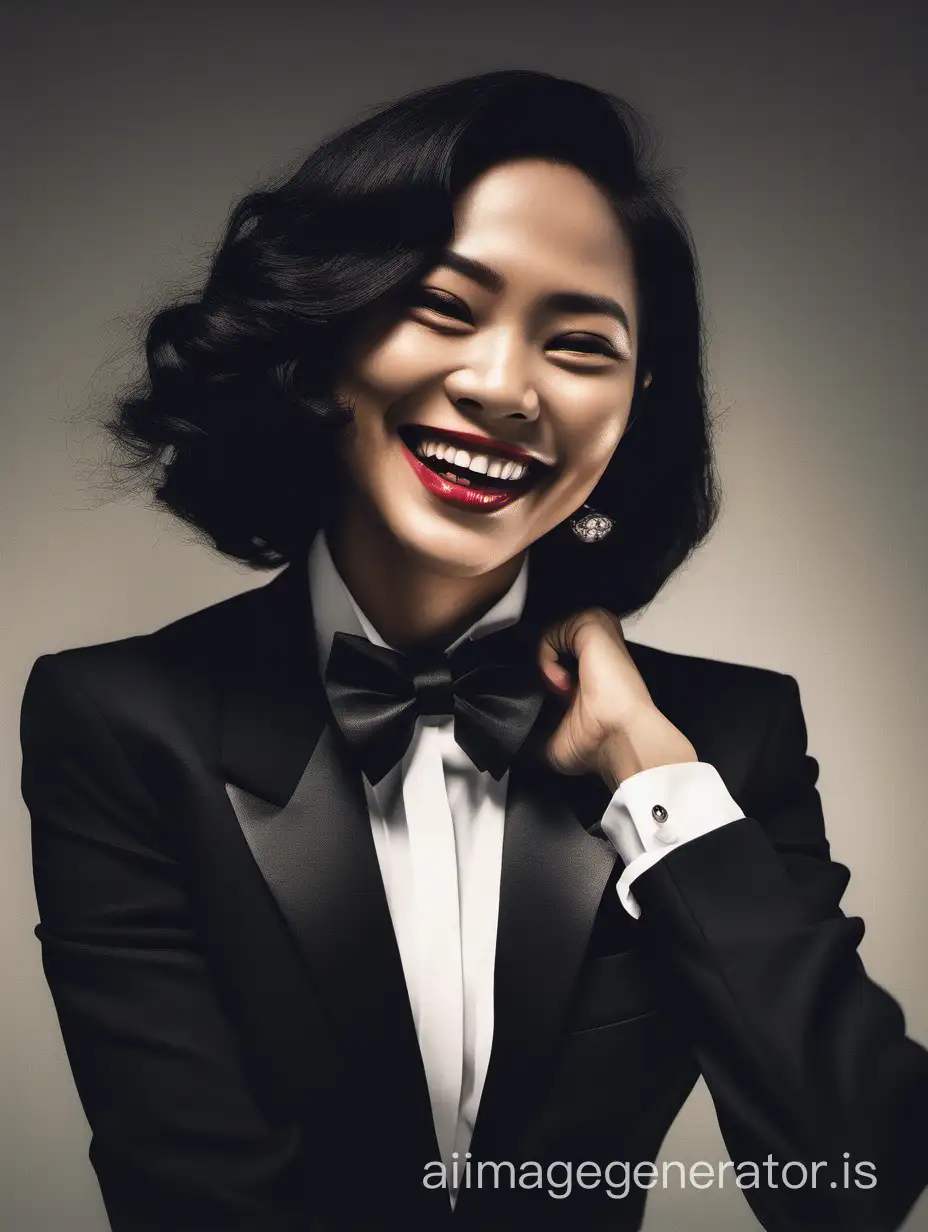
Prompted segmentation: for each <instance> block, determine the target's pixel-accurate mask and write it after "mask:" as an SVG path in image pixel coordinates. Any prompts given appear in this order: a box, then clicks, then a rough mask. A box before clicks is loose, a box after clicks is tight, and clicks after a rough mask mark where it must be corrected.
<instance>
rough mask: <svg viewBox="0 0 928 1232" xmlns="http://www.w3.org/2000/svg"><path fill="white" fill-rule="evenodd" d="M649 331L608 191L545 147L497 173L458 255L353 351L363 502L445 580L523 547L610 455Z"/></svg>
mask: <svg viewBox="0 0 928 1232" xmlns="http://www.w3.org/2000/svg"><path fill="white" fill-rule="evenodd" d="M637 339H638V321H637V316H636V285H635V278H634V270H633V259H632V251H631V247H630V245H629V243H628V241H627V239H626V237H625V235H624V233H623V231H622V228H621V227H620V225H619V223H618V222H617V220H616V218H615V215H614V213H613V211H612V209H611V207H610V205H609V203H608V202H607V200H606V199H605V197H604V196H603V195H602V194H601V193H600V191H599V189H598V188H596V187H595V185H594V184H593V183H592V182H591V181H590V180H588V179H587V178H586V177H585V176H584V175H583V174H582V173H581V172H580V171H578V170H576V169H575V168H573V167H568V166H563V165H557V164H554V163H549V162H546V161H542V160H538V159H530V160H529V159H525V160H519V161H515V162H510V163H504V164H501V165H498V166H496V167H493V168H491V169H490V170H489V171H487V172H485V173H484V174H483V175H482V176H481V177H480V178H478V179H477V180H475V181H474V182H473V183H472V184H471V185H470V186H469V187H468V189H467V190H466V191H465V192H464V193H463V194H462V195H461V197H460V198H459V200H458V201H457V203H456V207H455V212H454V235H453V238H452V241H451V243H450V245H449V249H448V251H447V252H446V253H445V254H444V256H443V259H442V261H441V263H440V264H438V265H436V266H435V267H434V268H433V269H432V270H430V271H429V273H428V274H427V275H426V277H425V278H423V279H422V280H421V282H420V284H419V286H418V287H417V288H416V289H415V290H414V292H413V293H412V294H411V295H410V296H408V297H407V300H406V302H405V304H404V305H403V306H402V309H401V310H400V311H399V313H397V312H395V311H394V312H393V313H392V315H391V317H390V319H389V320H387V321H383V320H381V321H380V322H378V323H376V325H375V326H373V327H372V328H369V329H368V330H367V331H366V332H365V336H364V337H363V338H361V339H360V340H359V341H358V342H357V344H356V346H355V347H354V349H353V350H352V351H351V352H350V353H349V355H348V358H347V361H346V365H345V367H344V370H343V373H342V379H341V381H340V382H339V386H338V392H339V393H340V394H341V395H342V396H344V397H347V398H348V399H349V400H350V401H351V402H352V404H353V406H354V409H355V422H354V424H353V425H352V426H350V427H349V428H348V429H347V430H346V432H345V433H344V435H343V437H342V438H341V442H340V448H341V454H340V458H341V463H342V466H343V470H344V472H345V474H344V477H345V479H346V481H347V485H348V489H347V490H348V499H349V501H350V502H351V505H352V508H353V509H356V510H363V511H364V513H363V516H364V517H368V518H372V519H375V520H377V522H378V523H379V524H380V525H379V527H378V529H380V530H383V529H384V528H385V529H386V531H387V532H388V534H389V536H390V537H391V538H392V539H393V540H395V541H396V542H397V543H398V544H399V545H400V546H401V547H402V548H403V550H404V551H406V552H409V553H411V554H413V555H414V556H415V557H417V558H419V559H420V560H421V561H422V563H423V565H425V566H426V567H428V568H430V569H432V570H433V571H435V572H437V573H439V574H443V575H446V576H457V577H473V576H476V575H478V574H483V573H488V572H490V571H492V570H496V569H499V568H500V567H501V566H503V565H504V564H505V563H506V562H507V561H514V560H515V559H517V558H519V559H520V558H521V556H522V554H523V553H524V551H525V549H526V548H528V547H529V546H530V544H532V543H533V542H534V541H535V540H536V539H538V538H540V537H541V536H542V535H544V534H546V533H547V532H548V531H549V530H551V529H552V528H553V527H554V526H556V525H557V524H558V523H559V522H561V521H563V520H564V519H565V518H567V517H569V516H570V515H571V514H573V513H574V512H575V511H576V510H577V509H578V508H579V507H580V506H581V505H582V504H583V502H584V501H585V500H586V499H587V497H588V496H589V495H590V493H591V492H592V490H593V488H594V487H595V485H596V483H597V481H598V480H599V478H600V476H601V475H602V473H603V471H604V470H605V468H606V466H607V464H608V463H609V460H610V458H611V457H612V455H613V453H614V451H615V448H616V446H617V445H618V443H619V440H620V439H621V437H622V433H623V432H624V430H625V426H626V424H627V422H628V416H629V411H630V407H631V401H632V394H633V392H634V383H635V364H636V357H637Z"/></svg>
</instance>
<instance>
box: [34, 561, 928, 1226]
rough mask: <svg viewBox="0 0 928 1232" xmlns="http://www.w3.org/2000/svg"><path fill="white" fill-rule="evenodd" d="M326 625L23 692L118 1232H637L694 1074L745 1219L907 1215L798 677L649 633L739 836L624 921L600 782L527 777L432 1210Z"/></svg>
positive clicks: (920, 1174)
mask: <svg viewBox="0 0 928 1232" xmlns="http://www.w3.org/2000/svg"><path fill="white" fill-rule="evenodd" d="M312 629H313V624H312V612H311V603H310V596H309V594H308V582H307V574H306V570H305V569H304V568H302V567H295V566H291V567H289V568H287V569H285V570H284V571H283V572H281V573H280V574H278V575H277V576H276V577H275V578H274V579H273V580H272V581H271V582H270V583H268V584H266V585H264V586H260V587H258V588H256V589H254V590H252V591H249V592H246V593H245V594H242V595H239V596H236V597H234V598H231V599H228V600H226V601H224V602H221V603H218V604H216V605H213V606H211V607H208V608H206V609H203V610H201V611H198V612H195V613H193V614H192V615H189V616H186V617H184V618H183V619H180V620H178V621H176V622H174V623H172V624H170V625H168V626H167V627H165V628H162V629H160V630H158V631H156V632H154V633H150V634H147V635H144V636H138V637H130V638H126V639H122V640H119V641H115V642H110V643H107V644H102V645H96V646H88V647H81V648H76V649H70V650H65V651H61V652H59V653H57V654H46V655H42V656H41V657H40V658H39V659H38V660H37V662H36V663H35V665H34V667H33V669H32V671H31V674H30V676H29V680H28V684H27V687H26V692H25V696H24V699H23V705H22V729H21V730H22V744H23V750H24V760H23V779H22V786H23V795H24V798H25V800H26V803H27V805H28V808H29V810H30V813H31V817H32V838H33V859H34V873H35V887H36V893H37V899H38V905H39V916H40V922H39V924H38V925H37V927H36V929H35V932H36V935H37V937H38V938H39V940H40V941H41V943H42V957H43V965H44V971H45V974H46V978H47V980H48V984H49V986H50V989H51V992H52V995H53V998H54V1002H55V1006H56V1009H57V1013H58V1017H59V1021H60V1024H61V1030H62V1033H63V1038H64V1042H65V1045H66V1048H67V1053H68V1057H69V1060H70V1063H71V1066H72V1069H73V1074H74V1079H75V1082H76V1085H77V1089H78V1091H79V1094H80V1097H81V1100H82V1102H83V1106H84V1109H85V1112H86V1115H87V1118H88V1121H89V1123H90V1126H91V1129H92V1131H93V1137H92V1143H91V1146H90V1160H91V1163H92V1165H93V1167H94V1169H95V1171H96V1174H97V1177H98V1179H99V1183H100V1187H101V1191H102V1194H103V1198H104V1200H105V1203H106V1207H107V1211H108V1215H109V1218H110V1221H111V1223H112V1227H113V1228H114V1230H115V1232H156V1230H157V1232H206V1230H207V1229H209V1230H213V1229H216V1230H218V1229H222V1230H223V1232H244V1230H246V1229H247V1230H249V1232H252V1230H253V1232H298V1230H299V1232H311V1230H316V1232H324V1230H326V1229H333V1230H334V1229H347V1228H358V1229H362V1228H363V1229H376V1228H382V1227H397V1228H411V1227H423V1228H436V1229H440V1228H445V1227H450V1226H452V1225H454V1226H460V1227H473V1228H486V1229H516V1228H524V1227H535V1228H537V1227H543V1226H546V1225H566V1226H569V1227H571V1228H578V1229H580V1228H596V1227H600V1226H602V1227H609V1228H611V1229H613V1230H614V1232H615V1230H617V1229H633V1228H638V1227H639V1226H640V1223H641V1220H642V1218H643V1209H644V1203H645V1199H646V1197H647V1193H648V1188H649V1187H650V1186H651V1185H653V1184H654V1181H655V1172H654V1170H653V1169H652V1170H648V1169H647V1167H645V1168H644V1169H639V1171H638V1173H637V1183H636V1180H635V1174H634V1173H631V1174H630V1183H629V1184H627V1185H626V1184H625V1183H624V1182H623V1179H622V1178H623V1175H624V1173H623V1171H622V1169H621V1167H620V1166H621V1165H628V1166H630V1167H633V1166H634V1165H635V1164H636V1163H639V1162H640V1161H650V1160H653V1159H654V1158H655V1156H656V1154H657V1152H658V1151H659V1148H660V1146H661V1141H662V1139H663V1138H664V1135H665V1133H666V1131H667V1129H668V1127H669V1126H670V1124H671V1122H672V1121H673V1119H674V1117H675V1115H676V1113H677V1111H678V1110H679V1108H680V1106H681V1105H682V1103H683V1102H684V1100H685V1099H686V1097H687V1095H688V1094H689V1092H690V1090H691V1088H692V1086H693V1084H694V1082H695V1081H696V1078H697V1076H698V1075H699V1074H700V1073H702V1074H703V1075H704V1076H705V1080H706V1082H707V1084H708V1087H709V1090H710V1092H711V1094H712V1097H713V1100H714V1103H715V1107H716V1109H717V1112H718V1117H719V1122H720V1126H721V1129H722V1132H723V1134H724V1137H725V1141H726V1143H727V1146H728V1149H729V1151H730V1153H731V1157H732V1159H733V1160H734V1161H736V1162H738V1163H740V1164H742V1165H743V1164H744V1163H745V1162H747V1163H748V1164H752V1163H753V1164H756V1165H757V1166H758V1168H759V1169H760V1171H759V1173H758V1174H755V1176H754V1184H755V1185H756V1187H747V1188H744V1197H745V1198H746V1200H747V1202H749V1203H750V1206H751V1208H752V1209H753V1211H754V1213H755V1215H756V1216H757V1218H758V1220H759V1221H760V1223H761V1224H762V1225H763V1226H764V1227H765V1228H768V1229H777V1230H781V1229H803V1230H805V1229H810V1230H811V1229H819V1228H821V1229H829V1230H834V1232H839V1230H840V1232H852V1230H855V1229H860V1230H861V1232H881V1230H884V1229H894V1228H897V1227H899V1226H900V1225H901V1222H902V1220H903V1218H904V1216H905V1214H906V1213H907V1212H908V1210H909V1209H910V1208H911V1206H912V1204H913V1203H914V1201H915V1199H916V1197H917V1196H918V1194H919V1192H920V1191H921V1190H922V1188H923V1186H924V1185H925V1183H926V1164H925V1160H924V1150H923V1139H924V1135H925V1131H926V1128H928V1114H926V1108H928V1098H926V1097H928V1053H926V1052H925V1050H923V1049H922V1048H921V1047H920V1046H919V1045H918V1044H916V1043H915V1042H913V1041H912V1040H910V1039H908V1038H907V1037H906V1035H905V1022H904V1019H903V1015H902V1012H901V1011H900V1009H899V1007H898V1005H897V1004H896V1002H895V1001H894V1000H893V999H892V998H891V997H890V996H889V995H888V994H887V993H886V992H885V991H884V990H883V989H881V988H880V987H879V986H878V985H877V984H875V983H874V982H873V981H871V980H870V979H869V978H868V976H867V974H866V973H865V971H864V968H863V966H862V964H861V962H860V959H859V957H858V955H857V952H856V951H857V946H858V944H859V942H860V939H861V937H862V935H863V932H864V925H863V922H862V921H861V920H860V919H857V918H847V917H845V916H844V914H843V913H842V912H841V910H840V909H839V906H838V903H839V900H840V898H841V895H842V893H843V891H844V889H845V887H846V884H847V881H848V871H847V869H846V868H845V867H844V866H842V865H841V864H838V863H835V862H833V861H832V860H830V859H829V847H828V843H827V841H826V837H825V831H824V826H823V819H822V812H821V807H820V801H819V796H818V793H817V791H816V787H815V783H816V779H817V774H818V765H817V763H816V761H815V760H814V759H813V758H812V757H811V756H809V755H808V754H807V752H806V728H805V723H804V719H803V714H802V709H801V705H800V700H799V692H798V688H797V685H796V681H795V680H794V679H793V678H792V677H791V676H788V675H783V674H780V673H777V672H773V671H768V670H764V669H759V668H754V667H748V666H744V665H737V664H731V663H726V662H721V661H715V660H709V659H701V658H696V657H692V656H686V655H679V654H671V653H667V652H664V651H660V650H656V649H654V648H650V647H647V646H644V645H640V644H637V643H629V649H630V651H631V653H632V655H633V657H634V661H635V663H636V665H637V666H638V668H639V670H640V672H641V674H642V676H643V678H644V680H645V683H646V684H647V687H648V689H649V690H650V692H651V696H652V697H653V699H654V701H655V703H656V705H657V706H658V707H659V708H660V709H661V710H662V711H663V712H664V714H666V715H667V716H668V718H669V719H670V720H671V721H672V722H673V723H675V724H676V725H677V726H678V727H679V728H680V729H681V730H682V731H683V732H684V733H686V735H687V736H688V737H689V739H690V740H691V741H692V742H693V744H694V745H695V747H696V750H697V753H698V754H699V757H700V759H701V760H703V761H708V762H711V763H713V764H714V765H715V766H716V767H717V768H718V770H719V772H720V773H721V775H722V777H723V779H724V780H725V782H726V784H727V786H728V788H729V791H730V792H731V793H732V795H733V796H734V798H735V799H736V800H737V801H738V803H739V804H740V805H741V807H742V808H743V809H744V811H745V814H746V815H745V817H744V818H742V819H740V820H738V821H736V822H732V823H731V824H729V825H726V826H724V827H722V828H720V829H717V830H715V831H713V832H711V833H709V834H707V835H704V836H702V837H700V838H699V839H696V840H693V841H691V842H689V843H687V844H685V845H683V846H681V847H679V848H677V849H674V850H672V851H671V852H670V853H669V854H668V855H667V856H666V857H665V858H664V859H663V860H662V861H661V862H660V863H659V864H657V865H655V866H654V867H652V868H650V869H649V870H648V871H646V872H645V873H644V874H642V875H641V876H640V877H639V878H638V879H637V880H636V882H635V887H634V893H635V896H636V898H637V899H638V901H639V903H640V906H641V918H640V920H637V921H636V920H634V919H632V917H631V916H629V915H628V914H627V913H626V912H625V911H624V910H623V908H622V907H621V904H620V903H619V901H618V896H617V894H616V891H615V883H616V881H617V879H618V876H619V874H620V873H621V871H622V867H623V865H622V861H621V859H620V858H618V857H617V856H616V853H615V851H614V849H613V848H612V847H611V846H610V844H609V843H608V842H607V841H606V840H605V839H604V838H603V837H602V835H601V834H600V833H599V832H598V827H597V822H598V821H599V819H600V817H601V815H602V812H603V810H604V809H605V806H606V804H607V803H608V800H609V792H608V789H607V788H606V787H605V786H604V784H603V783H601V782H600V781H599V779H598V778H595V776H579V777H567V776H562V775H559V774H557V773H555V772H554V771H553V770H551V769H550V768H546V766H545V764H544V763H542V762H540V761H539V760H538V759H537V756H535V755H532V754H530V753H528V752H526V753H525V754H523V755H520V757H519V758H517V760H516V761H515V762H514V763H513V766H512V768H511V771H510V783H509V795H508V800H507V807H506V830H505V843H504V854H503V869H502V887H501V903H500V918H499V933H498V948H497V956H496V985H495V988H496V994H495V995H496V1009H495V1036H494V1042H493V1051H492V1057H491V1061H490V1068H489V1073H488V1075H487V1081H486V1086H485V1089H484V1094H483V1099H482V1103H481V1106H480V1112H479V1117H478V1121H477V1125H476V1129H475V1134H474V1139H473V1143H472V1147H471V1151H472V1158H471V1161H470V1167H471V1172H470V1184H469V1185H466V1184H465V1185H463V1186H462V1190H461V1195H460V1198H459V1201H458V1205H457V1209H456V1211H455V1212H454V1213H453V1214H452V1213H451V1211H450V1207H449V1202H448V1197H447V1194H446V1193H445V1192H444V1191H443V1190H440V1189H438V1190H431V1189H429V1188H427V1187H425V1186H424V1184H423V1180H424V1177H425V1175H426V1168H427V1165H428V1164H429V1163H430V1162H432V1161H435V1160H436V1159H437V1158H438V1150H437V1145H436V1141H435V1136H434V1131H433V1128H432V1121H431V1114H430V1108H429V1098H428V1090H427V1086H426V1081H425V1076H424V1072H423V1068H422V1065H421V1061H420V1057H419V1052H418V1046H417V1041H416V1034H415V1029H414V1025H413V1019H412V1016H411V1012H410V1008H409V1002H408V999H407V994H406V988H405V982H404V978H403V971H402V967H401V963H400V958H399V953H398V950H397V946H396V942H395V938H394V934H393V930H392V925H391V921H390V915H389V911H388V907H387V903H386V899H385V895H384V891H383V886H382V882H381V878H380V873H379V868H378V864H377V859H376V854H375V849H374V846H373V840H372V836H371V830H370V823H369V818H368V814H367V810H366V805H365V798H364V792H363V784H362V782H361V779H360V775H359V773H357V772H355V771H353V770H352V768H351V766H350V764H349V763H348V762H347V760H346V757H345V753H344V747H343V745H342V743H341V737H340V735H339V733H338V731H337V729H336V728H335V727H334V725H333V724H332V722H331V718H330V714H329V711H328V706H327V701H326V698H325V694H324V692H323V689H322V686H321V681H320V679H319V675H318V670H317V668H316V666H315V653H314V646H313V636H312ZM551 702H552V703H554V704H557V703H556V702H555V699H553V698H552V699H551ZM546 705H547V703H546ZM886 823H887V819H886V818H883V817H879V816H874V817H873V824H874V825H885V824H886ZM771 1157H772V1161H773V1164H772V1167H773V1168H775V1169H776V1170H775V1171H771V1164H770V1160H771ZM480 1161H483V1162H484V1165H485V1166H484V1168H483V1169H482V1170H481V1171H480V1172H479V1173H478V1169H477V1165H478V1163H479V1162H480ZM488 1161H491V1162H492V1165H493V1166H492V1167H488V1166H486V1165H487V1163H488ZM765 1161H766V1162H765ZM789 1161H795V1162H796V1163H797V1164H799V1163H804V1164H805V1165H806V1167H807V1168H808V1170H809V1171H808V1175H809V1178H810V1180H809V1182H808V1183H807V1184H806V1185H804V1186H799V1187H797V1185H796V1183H797V1181H798V1180H799V1178H800V1176H801V1173H800V1172H799V1171H798V1168H794V1169H793V1170H792V1172H791V1174H790V1175H789V1177H788V1180H789V1186H787V1185H784V1184H783V1183H781V1181H780V1174H779V1169H780V1168H782V1165H783V1164H785V1163H787V1162H789ZM816 1161H822V1163H823V1164H826V1165H827V1167H822V1168H819V1169H817V1170H816V1171H815V1178H816V1181H817V1184H816V1186H815V1187H814V1188H813V1186H812V1184H811V1177H812V1174H813V1170H812V1166H811V1165H812V1163H813V1162H816ZM860 1161H867V1162H868V1163H869V1164H872V1165H873V1169H872V1170H869V1171H866V1173H865V1174H864V1175H863V1182H864V1184H866V1185H870V1182H871V1180H872V1175H873V1173H874V1172H875V1175H876V1180H877V1184H876V1185H875V1186H871V1187H868V1188H859V1187H857V1186H856V1184H855V1178H857V1177H859V1176H860V1175H861V1174H859V1173H858V1172H857V1171H856V1168H857V1165H858V1163H859V1162H860ZM583 1162H587V1164H588V1165H590V1166H588V1167H587V1169H586V1170H584V1172H583V1173H582V1177H583V1182H584V1183H580V1182H579V1181H578V1179H577V1177H576V1168H577V1167H578V1166H579V1164H581V1163H583ZM845 1163H847V1164H848V1166H849V1170H848V1173H847V1176H848V1178H849V1180H848V1181H847V1183H846V1181H845V1174H844V1173H843V1168H844V1166H845ZM558 1164H560V1165H561V1166H557V1165H558ZM609 1164H613V1167H612V1170H611V1171H610V1172H609V1173H608V1177H609V1178H610V1180H611V1185H607V1184H606V1182H605V1179H603V1181H602V1182H601V1183H600V1184H598V1185H596V1184H592V1183H591V1182H592V1181H593V1180H594V1179H595V1175H596V1173H595V1172H594V1170H593V1167H592V1165H597V1166H598V1167H599V1168H600V1169H601V1170H603V1172H604V1171H605V1169H606V1166H607V1165H609ZM533 1165H535V1166H534V1167H533ZM568 1165H569V1166H570V1167H571V1168H572V1169H573V1172H574V1180H573V1184H572V1187H571V1188H570V1190H569V1193H568V1196H566V1197H563V1196H562V1197H553V1196H552V1191H553V1192H555V1193H559V1194H560V1193H563V1192H564V1190H565V1188H566V1186H565V1177H566V1176H567V1175H568V1172H567V1167H568ZM539 1169H540V1170H541V1186H540V1187H537V1182H538V1180H539ZM462 1175H463V1173H462ZM478 1175H479V1179H480V1185H479V1186H478V1184H477V1178H478ZM738 1175H739V1177H744V1176H745V1175H746V1174H745V1173H744V1172H739V1173H738ZM734 1176H735V1174H734V1173H733V1172H732V1170H731V1169H729V1170H728V1172H727V1176H725V1175H723V1177H722V1181H723V1183H726V1184H728V1185H729V1186H732V1185H734V1184H735V1179H734ZM494 1178H498V1180H497V1183H496V1184H494ZM548 1178H550V1183H548ZM771 1181H772V1183H770V1182H771ZM513 1182H514V1183H513ZM832 1182H835V1183H836V1184H835V1186H834V1187H832ZM658 1183H660V1181H659V1178H658ZM668 1183H669V1184H679V1177H678V1174H677V1173H671V1174H670V1176H669V1180H668ZM533 1185H534V1186H536V1187H530V1186H533ZM623 1189H625V1190H626V1191H627V1192H625V1194H624V1196H622V1191H623ZM745 1213H746V1216H747V1222H751V1218H750V1216H749V1215H748V1208H747V1207H746V1208H745Z"/></svg>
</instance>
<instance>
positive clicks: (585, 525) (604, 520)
mask: <svg viewBox="0 0 928 1232" xmlns="http://www.w3.org/2000/svg"><path fill="white" fill-rule="evenodd" d="M613 526H614V522H613V521H612V518H609V517H607V516H606V515H605V514H604V513H598V512H597V511H596V510H595V509H591V508H590V506H589V505H583V506H582V507H581V509H580V511H579V512H578V513H575V514H574V516H573V517H572V518H571V519H570V528H571V530H572V531H573V532H574V534H575V535H576V536H577V538H578V539H579V540H581V542H583V543H598V542H599V541H600V539H605V537H606V536H607V535H608V534H609V532H610V531H611V530H612V527H613Z"/></svg>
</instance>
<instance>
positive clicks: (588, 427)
mask: <svg viewBox="0 0 928 1232" xmlns="http://www.w3.org/2000/svg"><path fill="white" fill-rule="evenodd" d="M562 405H563V407H564V413H563V414H561V415H559V416H558V430H557V435H558V440H559V449H558V452H559V453H560V454H561V456H562V457H564V458H566V459H567V460H568V468H567V469H568V472H573V473H574V474H575V475H577V476H581V477H583V478H586V477H588V476H590V475H598V474H599V473H600V472H601V471H603V470H604V469H605V467H606V466H607V465H608V463H609V460H610V458H611V457H612V455H613V454H614V453H615V450H616V448H617V447H618V444H619V442H620V441H621V439H622V434H623V432H624V431H625V427H626V424H627V423H628V416H629V411H630V409H631V391H630V390H627V389H626V388H625V384H624V383H623V385H622V387H621V388H616V387H615V385H613V387H612V388H611V389H610V390H607V389H605V388H601V389H598V390H594V391H588V392H585V393H584V394H582V395H581V394H575V396H574V397H573V398H572V399H570V400H569V401H565V402H563V403H562ZM568 408H569V409H568Z"/></svg>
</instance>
